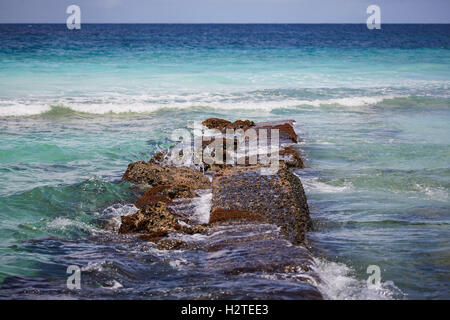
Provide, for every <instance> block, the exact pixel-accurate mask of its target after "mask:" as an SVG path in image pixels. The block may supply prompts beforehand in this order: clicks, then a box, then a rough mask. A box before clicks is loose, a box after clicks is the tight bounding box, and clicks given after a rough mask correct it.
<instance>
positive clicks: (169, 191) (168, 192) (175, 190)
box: [134, 185, 196, 208]
mask: <svg viewBox="0 0 450 320" xmlns="http://www.w3.org/2000/svg"><path fill="white" fill-rule="evenodd" d="M195 196H196V195H195V193H193V192H192V191H191V189H190V188H189V187H187V186H165V185H161V186H156V187H153V188H151V189H150V190H148V191H147V192H145V193H144V195H143V196H142V197H140V198H139V199H138V200H137V201H136V202H135V203H134V205H135V206H136V207H138V208H143V207H144V206H146V205H148V204H151V203H153V202H158V201H161V202H164V203H171V202H172V200H173V199H179V198H194V197H195Z"/></svg>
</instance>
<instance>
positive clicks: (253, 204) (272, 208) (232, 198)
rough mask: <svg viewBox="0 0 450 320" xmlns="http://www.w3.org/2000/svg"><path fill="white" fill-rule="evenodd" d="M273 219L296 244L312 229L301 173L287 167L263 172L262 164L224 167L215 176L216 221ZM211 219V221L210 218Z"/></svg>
mask: <svg viewBox="0 0 450 320" xmlns="http://www.w3.org/2000/svg"><path fill="white" fill-rule="evenodd" d="M239 214H240V217H241V218H242V219H244V220H245V219H246V218H250V220H258V219H259V220H260V221H261V220H262V221H270V222H272V223H275V224H277V225H278V226H280V227H281V230H282V231H283V233H284V234H286V235H287V236H288V237H289V239H290V240H291V241H293V242H295V243H302V242H304V240H305V233H306V232H307V231H308V230H310V228H311V219H310V217H309V208H308V204H307V201H306V196H305V193H304V190H303V187H302V185H301V182H300V180H299V178H298V177H297V176H295V175H294V174H293V173H292V172H290V170H289V169H288V168H286V167H285V166H283V167H282V168H281V169H280V170H279V171H278V173H276V174H273V175H261V174H260V172H259V170H258V167H247V168H232V169H224V170H221V171H219V172H218V173H216V174H215V175H214V177H213V197H212V205H211V219H212V221H215V220H218V219H219V217H220V220H222V221H224V220H227V217H229V219H230V220H234V219H236V218H235V217H236V216H239ZM210 221H211V220H210Z"/></svg>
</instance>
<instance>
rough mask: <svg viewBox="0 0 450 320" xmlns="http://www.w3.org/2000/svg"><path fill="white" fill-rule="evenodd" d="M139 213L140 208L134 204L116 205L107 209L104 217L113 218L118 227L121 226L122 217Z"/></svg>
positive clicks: (104, 211)
mask: <svg viewBox="0 0 450 320" xmlns="http://www.w3.org/2000/svg"><path fill="white" fill-rule="evenodd" d="M137 211H138V208H136V206H135V205H134V204H121V203H116V204H113V205H112V206H109V207H107V208H106V209H105V210H103V212H102V216H107V217H109V218H111V220H112V221H113V222H114V224H115V225H116V226H119V225H120V223H121V218H120V217H121V216H127V215H130V214H134V213H136V212H137Z"/></svg>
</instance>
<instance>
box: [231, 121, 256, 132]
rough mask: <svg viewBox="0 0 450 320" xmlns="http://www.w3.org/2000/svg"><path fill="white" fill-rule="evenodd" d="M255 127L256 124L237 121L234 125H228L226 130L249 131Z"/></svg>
mask: <svg viewBox="0 0 450 320" xmlns="http://www.w3.org/2000/svg"><path fill="white" fill-rule="evenodd" d="M254 125H255V123H254V122H253V121H250V120H236V121H235V122H233V123H230V124H228V125H227V126H226V127H225V129H234V130H236V129H244V130H246V129H248V128H250V127H253V126H254Z"/></svg>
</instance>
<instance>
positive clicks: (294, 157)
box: [279, 147, 305, 169]
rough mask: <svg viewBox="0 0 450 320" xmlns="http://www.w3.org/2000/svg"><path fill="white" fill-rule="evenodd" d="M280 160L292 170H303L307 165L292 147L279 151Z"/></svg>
mask: <svg viewBox="0 0 450 320" xmlns="http://www.w3.org/2000/svg"><path fill="white" fill-rule="evenodd" d="M279 155H280V159H281V160H282V161H284V163H285V164H286V165H287V166H288V167H291V168H298V169H303V168H305V164H304V163H303V160H302V157H301V156H300V154H299V153H298V151H297V150H295V149H294V148H292V147H285V148H284V149H282V150H280V151H279Z"/></svg>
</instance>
